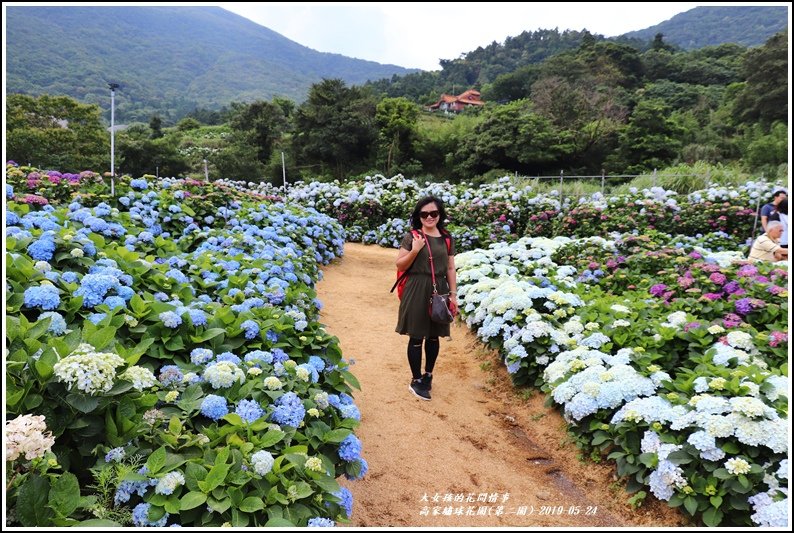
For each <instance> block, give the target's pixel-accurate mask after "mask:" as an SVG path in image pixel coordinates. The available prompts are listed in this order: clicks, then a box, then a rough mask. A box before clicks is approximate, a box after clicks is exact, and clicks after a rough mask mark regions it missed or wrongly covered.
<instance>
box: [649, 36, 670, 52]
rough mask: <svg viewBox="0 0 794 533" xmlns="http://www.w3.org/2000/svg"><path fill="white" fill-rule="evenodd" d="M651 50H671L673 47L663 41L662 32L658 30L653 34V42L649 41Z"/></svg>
mask: <svg viewBox="0 0 794 533" xmlns="http://www.w3.org/2000/svg"><path fill="white" fill-rule="evenodd" d="M651 50H656V51H659V50H668V51H673V47H672V46H670V45H669V44H667V43H666V42H664V34H663V33H661V32H659V33H657V34H656V35H654V36H653V42H652V43H651Z"/></svg>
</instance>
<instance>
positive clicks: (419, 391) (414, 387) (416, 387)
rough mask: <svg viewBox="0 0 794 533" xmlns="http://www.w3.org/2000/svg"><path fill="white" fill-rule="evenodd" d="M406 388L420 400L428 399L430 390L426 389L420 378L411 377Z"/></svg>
mask: <svg viewBox="0 0 794 533" xmlns="http://www.w3.org/2000/svg"><path fill="white" fill-rule="evenodd" d="M408 390H409V391H411V392H412V393H413V394H414V396H416V397H417V398H419V399H420V400H426V401H429V400H430V391H429V390H427V387H425V385H424V384H423V383H422V380H421V379H412V380H411V383H409V384H408Z"/></svg>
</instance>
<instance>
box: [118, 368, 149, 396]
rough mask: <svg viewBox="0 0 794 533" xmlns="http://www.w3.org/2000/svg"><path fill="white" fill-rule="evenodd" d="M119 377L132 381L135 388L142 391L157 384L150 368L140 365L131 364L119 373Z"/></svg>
mask: <svg viewBox="0 0 794 533" xmlns="http://www.w3.org/2000/svg"><path fill="white" fill-rule="evenodd" d="M119 378H121V379H124V380H127V381H129V382H131V383H132V387H133V388H134V389H135V390H139V391H142V390H144V389H149V388H151V387H154V386H155V385H157V378H156V377H155V376H154V374H153V373H152V371H151V370H149V369H148V368H145V367H142V366H131V367H129V368H128V369H127V370H125V371H124V372H122V373H121V375H119Z"/></svg>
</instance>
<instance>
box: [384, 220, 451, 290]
mask: <svg viewBox="0 0 794 533" xmlns="http://www.w3.org/2000/svg"><path fill="white" fill-rule="evenodd" d="M411 235H414V236H415V237H418V236H419V232H418V231H416V230H415V229H412V230H411ZM441 235H443V236H444V242H446V243H447V254H449V253H450V252H451V251H452V236H451V235H450V234H449V233H448V232H446V231H442V232H441ZM427 246H430V245H429V244H428V245H427ZM412 266H414V265H413V263H411V266H409V267H408V270H398V271H397V281H395V282H394V285H392V288H391V290H390V291H389V292H394V289H395V288H396V289H397V297H398V298H399V299H400V300H402V299H403V291H404V290H405V282H406V281H408V272H410V271H411V267H412Z"/></svg>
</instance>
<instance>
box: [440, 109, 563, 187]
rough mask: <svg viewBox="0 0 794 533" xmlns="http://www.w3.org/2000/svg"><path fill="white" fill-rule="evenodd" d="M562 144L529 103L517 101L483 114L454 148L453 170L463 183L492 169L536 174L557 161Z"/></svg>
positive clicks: (545, 120)
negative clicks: (471, 130) (461, 177)
mask: <svg viewBox="0 0 794 533" xmlns="http://www.w3.org/2000/svg"><path fill="white" fill-rule="evenodd" d="M565 142H566V140H564V139H561V138H560V137H559V136H558V135H557V132H556V131H555V130H554V127H553V126H552V124H551V123H550V122H549V120H548V119H546V118H545V117H542V116H540V115H538V114H537V113H534V112H533V111H532V104H531V103H530V102H529V101H527V100H517V101H515V102H511V103H509V104H506V105H501V106H496V107H493V108H491V109H489V110H487V111H486V113H485V116H484V117H483V119H482V121H481V122H480V123H479V124H478V125H477V126H476V127H475V129H474V134H473V135H469V136H467V137H466V138H465V139H464V140H463V142H462V143H460V145H459V146H458V147H457V150H456V152H455V163H456V167H455V168H456V171H457V172H458V173H460V174H461V175H462V176H463V177H465V178H467V179H470V178H472V177H474V176H476V175H478V174H482V173H484V172H487V171H489V170H492V169H496V168H501V169H506V170H510V171H519V172H523V173H537V172H541V171H544V170H545V169H547V168H549V167H550V164H551V163H552V162H554V161H555V160H556V159H557V158H558V157H560V155H561V152H562V151H563V150H564V148H563V146H562V145H561V144H560V143H565Z"/></svg>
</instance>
